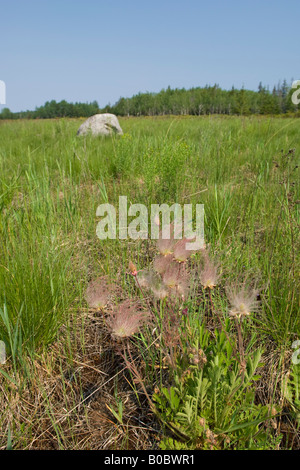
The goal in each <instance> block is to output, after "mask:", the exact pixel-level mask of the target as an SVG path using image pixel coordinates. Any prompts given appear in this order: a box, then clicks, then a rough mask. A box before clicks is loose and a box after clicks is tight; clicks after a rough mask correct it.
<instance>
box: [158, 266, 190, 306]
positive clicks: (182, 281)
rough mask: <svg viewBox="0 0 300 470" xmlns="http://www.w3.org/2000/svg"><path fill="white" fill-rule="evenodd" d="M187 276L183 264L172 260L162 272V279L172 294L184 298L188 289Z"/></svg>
mask: <svg viewBox="0 0 300 470" xmlns="http://www.w3.org/2000/svg"><path fill="white" fill-rule="evenodd" d="M188 277H189V276H188V272H187V270H186V267H185V265H183V264H180V263H176V262H175V261H172V262H171V263H170V265H169V266H168V268H167V269H166V271H165V272H164V274H163V276H162V280H163V282H164V284H165V285H166V286H167V287H168V288H169V289H170V293H171V294H172V295H174V294H175V296H177V295H178V296H180V297H181V298H184V297H186V294H187V291H188Z"/></svg>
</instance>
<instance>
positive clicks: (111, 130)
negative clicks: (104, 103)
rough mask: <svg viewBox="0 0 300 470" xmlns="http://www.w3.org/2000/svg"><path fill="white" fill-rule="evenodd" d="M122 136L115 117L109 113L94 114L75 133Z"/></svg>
mask: <svg viewBox="0 0 300 470" xmlns="http://www.w3.org/2000/svg"><path fill="white" fill-rule="evenodd" d="M88 133H91V134H92V135H112V134H119V135H122V134H123V131H122V129H121V126H120V124H119V121H118V118H117V116H115V115H114V114H110V113H104V114H95V115H94V116H91V117H89V118H88V119H87V120H86V121H85V122H84V123H83V124H81V126H80V127H79V129H78V131H77V135H86V134H88Z"/></svg>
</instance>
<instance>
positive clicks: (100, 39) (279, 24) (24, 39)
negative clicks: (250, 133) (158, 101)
mask: <svg viewBox="0 0 300 470" xmlns="http://www.w3.org/2000/svg"><path fill="white" fill-rule="evenodd" d="M299 19H300V2H299V0H285V1H278V0H272V1H271V0H268V1H267V0H259V1H258V0H250V1H249V0H243V1H242V0H239V1H236V0H223V1H220V0H215V1H212V2H208V1H207V0H205V1H202V0H185V1H184V2H183V1H178V0H160V1H158V0H151V1H147V2H146V1H144V0H139V1H137V0H123V1H120V0H104V1H103V0H85V1H82V0H59V1H58V0H51V1H49V0H9V1H7V0H5V1H4V0H0V57H1V61H0V80H3V81H5V83H6V106H7V107H9V108H10V109H11V110H12V111H20V110H26V109H34V108H35V107H36V106H40V105H42V104H44V103H45V101H49V100H51V99H55V100H57V101H60V100H62V99H66V100H67V101H73V102H75V101H82V102H87V101H93V100H97V101H98V103H99V105H100V106H101V107H102V106H104V105H106V104H107V103H109V102H110V103H111V104H113V103H115V102H116V101H117V100H118V99H119V98H120V96H132V95H133V94H136V93H138V92H140V91H141V92H143V91H153V92H156V91H159V90H161V89H162V88H166V87H167V86H169V85H170V86H171V87H172V88H175V87H179V88H181V87H185V88H190V87H193V86H205V85H206V84H211V85H213V84H214V83H218V84H219V85H220V86H221V87H222V88H225V89H230V88H231V87H232V85H234V86H235V87H236V88H241V87H242V86H244V87H245V88H247V89H252V90H256V89H257V87H258V84H259V82H260V81H262V82H263V84H264V85H269V86H270V88H272V87H273V85H274V84H277V83H278V82H279V81H283V80H284V79H287V80H288V82H290V81H291V79H295V80H296V79H300V46H299V40H298V34H299ZM297 31H298V32H297Z"/></svg>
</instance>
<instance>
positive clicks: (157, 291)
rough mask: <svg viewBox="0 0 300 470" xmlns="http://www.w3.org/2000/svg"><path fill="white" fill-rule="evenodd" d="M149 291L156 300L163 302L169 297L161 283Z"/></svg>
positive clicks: (167, 291) (166, 289)
mask: <svg viewBox="0 0 300 470" xmlns="http://www.w3.org/2000/svg"><path fill="white" fill-rule="evenodd" d="M151 290H152V292H153V294H154V297H155V298H156V299H157V300H164V299H165V298H166V297H168V295H169V290H168V288H167V287H166V286H165V285H164V284H163V283H160V284H158V285H157V286H153V287H152V288H151Z"/></svg>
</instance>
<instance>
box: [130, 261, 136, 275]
mask: <svg viewBox="0 0 300 470" xmlns="http://www.w3.org/2000/svg"><path fill="white" fill-rule="evenodd" d="M129 271H130V274H132V275H133V276H136V275H137V269H136V265H135V264H133V262H132V261H130V262H129Z"/></svg>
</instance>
